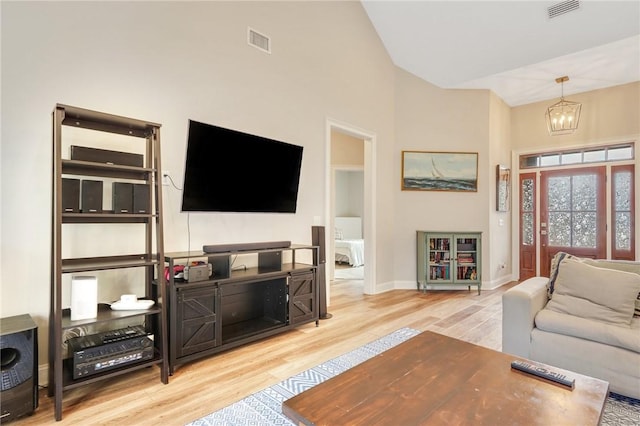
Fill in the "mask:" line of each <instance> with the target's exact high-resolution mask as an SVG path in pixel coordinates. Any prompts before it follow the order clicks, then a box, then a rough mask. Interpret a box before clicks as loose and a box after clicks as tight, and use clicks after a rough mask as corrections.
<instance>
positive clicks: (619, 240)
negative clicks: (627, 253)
mask: <svg viewBox="0 0 640 426" xmlns="http://www.w3.org/2000/svg"><path fill="white" fill-rule="evenodd" d="M616 249H617V250H631V213H626V212H625V213H620V212H618V213H616Z"/></svg>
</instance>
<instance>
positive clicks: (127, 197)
mask: <svg viewBox="0 0 640 426" xmlns="http://www.w3.org/2000/svg"><path fill="white" fill-rule="evenodd" d="M112 195H113V212H114V213H132V212H133V184H131V183H126V182H113V193H112Z"/></svg>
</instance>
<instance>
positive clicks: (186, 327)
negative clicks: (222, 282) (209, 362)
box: [174, 286, 220, 358]
mask: <svg viewBox="0 0 640 426" xmlns="http://www.w3.org/2000/svg"><path fill="white" fill-rule="evenodd" d="M176 308H177V309H176V316H177V318H176V321H177V327H176V340H175V342H174V344H175V345H176V346H177V354H176V355H177V357H178V358H179V357H182V356H186V355H190V354H193V353H197V352H201V351H204V350H207V349H210V348H213V347H215V346H218V345H219V343H220V331H219V324H218V322H219V321H218V316H217V312H218V288H217V287H213V286H209V287H204V288H194V289H180V290H178V296H177V306H176Z"/></svg>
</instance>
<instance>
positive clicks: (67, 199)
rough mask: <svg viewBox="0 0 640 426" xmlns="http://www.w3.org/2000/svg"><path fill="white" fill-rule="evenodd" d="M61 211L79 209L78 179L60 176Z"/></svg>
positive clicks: (72, 211)
mask: <svg viewBox="0 0 640 426" xmlns="http://www.w3.org/2000/svg"><path fill="white" fill-rule="evenodd" d="M62 211H63V212H64V213H78V212H79V211H80V179H71V178H62Z"/></svg>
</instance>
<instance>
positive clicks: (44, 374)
mask: <svg viewBox="0 0 640 426" xmlns="http://www.w3.org/2000/svg"><path fill="white" fill-rule="evenodd" d="M48 385H49V364H39V365H38V386H40V387H42V388H46V387H47V386H48Z"/></svg>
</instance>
